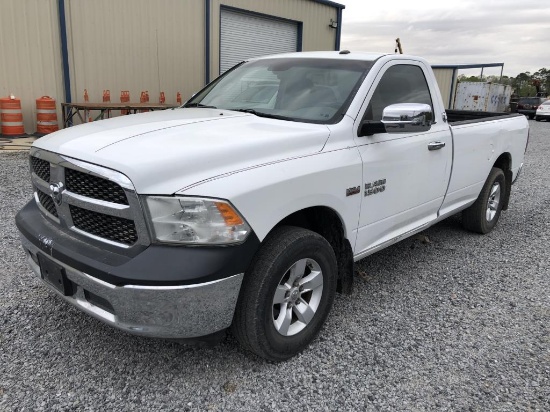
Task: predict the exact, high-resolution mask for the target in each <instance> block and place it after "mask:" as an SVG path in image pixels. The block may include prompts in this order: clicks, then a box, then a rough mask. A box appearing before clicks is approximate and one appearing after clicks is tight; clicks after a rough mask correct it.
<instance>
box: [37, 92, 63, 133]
mask: <svg viewBox="0 0 550 412" xmlns="http://www.w3.org/2000/svg"><path fill="white" fill-rule="evenodd" d="M58 130H59V127H58V126H57V111H56V108H55V99H53V98H51V97H50V96H42V97H41V98H39V99H36V132H37V133H42V134H48V133H52V132H56V131H58Z"/></svg>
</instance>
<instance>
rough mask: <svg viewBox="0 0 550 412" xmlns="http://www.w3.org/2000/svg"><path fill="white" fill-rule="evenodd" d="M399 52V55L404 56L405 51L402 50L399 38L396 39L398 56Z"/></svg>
mask: <svg viewBox="0 0 550 412" xmlns="http://www.w3.org/2000/svg"><path fill="white" fill-rule="evenodd" d="M397 50H399V54H403V49H402V48H401V40H399V37H398V38H397V39H395V53H396V54H397Z"/></svg>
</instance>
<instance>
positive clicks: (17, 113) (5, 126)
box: [0, 95, 25, 136]
mask: <svg viewBox="0 0 550 412" xmlns="http://www.w3.org/2000/svg"><path fill="white" fill-rule="evenodd" d="M0 113H1V114H0V120H1V121H2V134H3V135H6V136H19V135H23V134H25V127H24V126H23V113H22V112H21V100H19V99H16V98H15V96H13V95H11V96H8V97H2V98H0Z"/></svg>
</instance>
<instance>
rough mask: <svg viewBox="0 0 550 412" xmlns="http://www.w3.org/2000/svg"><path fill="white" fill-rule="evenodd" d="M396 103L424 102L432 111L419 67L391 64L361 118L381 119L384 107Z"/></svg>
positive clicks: (428, 91)
mask: <svg viewBox="0 0 550 412" xmlns="http://www.w3.org/2000/svg"><path fill="white" fill-rule="evenodd" d="M396 103H424V104H428V105H430V107H431V108H432V111H433V104H432V98H431V95H430V89H429V87H428V82H427V81H426V77H425V76H424V73H423V72H422V69H421V68H420V67H418V66H413V65H409V64H401V65H396V66H391V67H390V68H389V69H388V70H387V71H386V72H385V73H384V75H383V76H382V78H381V79H380V82H379V83H378V86H376V90H375V91H374V94H373V95H372V97H371V100H370V103H369V105H368V106H367V110H366V112H365V115H364V116H363V120H370V121H375V122H377V121H380V120H382V111H383V110H384V108H385V107H387V106H389V105H390V104H396Z"/></svg>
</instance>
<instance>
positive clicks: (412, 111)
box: [382, 103, 434, 133]
mask: <svg viewBox="0 0 550 412" xmlns="http://www.w3.org/2000/svg"><path fill="white" fill-rule="evenodd" d="M433 118H434V116H433V112H432V108H431V106H430V105H429V104H423V103H398V104H390V105H389V106H387V107H386V108H385V109H384V111H383V112H382V124H383V125H384V127H385V129H386V132H388V133H414V132H426V131H428V130H430V128H431V127H432V124H433Z"/></svg>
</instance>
